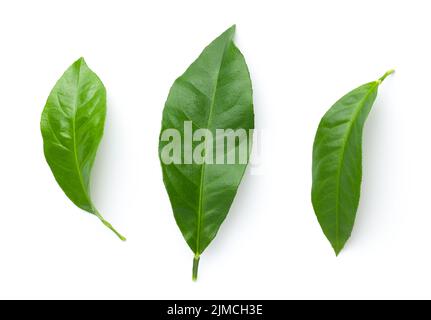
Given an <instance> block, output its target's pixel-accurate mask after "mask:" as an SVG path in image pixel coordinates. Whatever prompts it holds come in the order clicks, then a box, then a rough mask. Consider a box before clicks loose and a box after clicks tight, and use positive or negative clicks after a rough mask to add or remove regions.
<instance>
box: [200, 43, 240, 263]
mask: <svg viewBox="0 0 431 320" xmlns="http://www.w3.org/2000/svg"><path fill="white" fill-rule="evenodd" d="M231 42H232V40H230V41H229V42H228V43H227V44H226V45H225V47H224V49H223V54H222V58H221V61H220V65H219V68H218V70H217V77H216V81H215V84H214V87H215V89H214V92H213V95H212V98H211V105H210V111H209V115H208V122H207V128H210V126H211V125H212V117H213V110H214V106H215V98H216V93H217V88H218V82H219V78H220V71H221V67H222V65H223V60H224V56H225V53H226V48H227V47H228V45H229V44H230V43H231ZM205 141H206V140H205ZM205 168H206V162H205V161H204V163H203V164H202V168H201V178H200V186H199V202H198V222H197V235H196V252H195V255H196V256H199V255H200V253H201V252H200V242H201V229H202V215H203V191H204V180H205Z"/></svg>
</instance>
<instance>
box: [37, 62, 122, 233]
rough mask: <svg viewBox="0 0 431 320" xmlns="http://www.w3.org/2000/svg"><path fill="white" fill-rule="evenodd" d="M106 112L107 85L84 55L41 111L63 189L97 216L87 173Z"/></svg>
mask: <svg viewBox="0 0 431 320" xmlns="http://www.w3.org/2000/svg"><path fill="white" fill-rule="evenodd" d="M105 116H106V89H105V87H104V86H103V83H102V82H101V81H100V79H99V78H98V77H97V75H96V74H95V73H94V72H93V71H91V70H90V69H89V68H88V66H87V64H86V63H85V61H84V59H83V58H81V59H79V60H77V61H76V62H75V63H73V64H72V65H71V66H70V67H69V69H67V70H66V72H65V73H64V74H63V76H62V77H61V78H60V80H58V82H57V83H56V85H55V86H54V88H53V89H52V91H51V93H50V95H49V97H48V100H47V102H46V105H45V108H44V110H43V113H42V119H41V131H42V136H43V143H44V152H45V158H46V161H47V162H48V165H49V166H50V168H51V170H52V173H53V174H54V177H55V179H56V180H57V182H58V184H59V185H60V187H61V188H62V189H63V191H64V193H65V194H66V195H67V196H68V197H69V199H70V200H72V202H73V203H74V204H75V205H77V206H78V207H79V208H81V209H82V210H85V211H87V212H89V213H91V214H94V215H95V216H97V217H98V218H99V219H100V220H101V221H102V222H103V224H104V225H105V226H107V227H108V228H109V229H111V230H112V231H113V232H115V234H116V235H117V236H118V237H119V238H120V239H121V240H125V238H124V237H123V236H122V235H120V234H119V233H118V232H117V231H116V230H115V229H114V228H113V227H112V226H111V224H109V222H107V221H106V220H105V219H103V217H102V215H101V214H100V213H99V212H98V211H97V209H96V207H95V206H94V204H93V202H92V201H91V196H90V175H91V169H92V167H93V163H94V160H95V157H96V152H97V149H98V146H99V143H100V141H101V139H102V136H103V128H104V124H105Z"/></svg>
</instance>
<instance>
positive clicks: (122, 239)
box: [94, 211, 126, 241]
mask: <svg viewBox="0 0 431 320" xmlns="http://www.w3.org/2000/svg"><path fill="white" fill-rule="evenodd" d="M94 214H95V215H96V217H98V218H99V219H100V221H102V223H103V224H104V225H105V226H106V227H108V229H110V230H111V231H112V232H114V233H115V234H116V235H117V237H118V238H120V240H121V241H126V238H125V237H124V236H122V235H121V234H120V233H119V232H118V231H117V230H115V228H114V227H113V226H112V225H111V224H110V223H109V222H108V221H106V220H105V219H104V218H103V217H102V215H101V214H100V213H99V212H98V211H95V213H94Z"/></svg>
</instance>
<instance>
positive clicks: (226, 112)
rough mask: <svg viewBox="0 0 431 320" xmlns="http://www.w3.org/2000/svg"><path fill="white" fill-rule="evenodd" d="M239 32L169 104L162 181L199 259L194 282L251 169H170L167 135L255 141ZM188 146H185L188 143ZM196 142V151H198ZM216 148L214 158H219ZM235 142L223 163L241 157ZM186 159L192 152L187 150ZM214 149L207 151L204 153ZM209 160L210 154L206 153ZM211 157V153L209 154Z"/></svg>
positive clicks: (192, 73)
mask: <svg viewBox="0 0 431 320" xmlns="http://www.w3.org/2000/svg"><path fill="white" fill-rule="evenodd" d="M234 33H235V26H233V27H231V28H230V29H228V30H227V31H226V32H224V33H223V34H222V35H221V36H219V37H218V38H217V39H215V40H214V41H213V42H212V43H211V44H210V45H209V46H208V47H206V48H205V50H204V51H203V52H202V54H201V55H200V56H199V58H198V59H197V60H196V61H195V62H193V64H192V65H191V66H190V67H189V68H188V69H187V71H186V72H185V73H184V74H183V75H182V76H181V77H179V78H178V79H177V80H176V81H175V83H174V84H173V86H172V88H171V90H170V93H169V97H168V99H167V102H166V105H165V108H164V111H163V121H162V131H161V132H162V134H161V139H160V144H159V155H160V159H161V165H162V171H163V180H164V183H165V186H166V189H167V192H168V195H169V198H170V201H171V204H172V209H173V212H174V216H175V219H176V222H177V224H178V227H179V228H180V230H181V232H182V234H183V236H184V238H185V240H186V242H187V244H188V245H189V247H190V249H191V250H192V251H193V253H194V260H193V279H196V278H197V273H198V264H199V260H200V256H201V254H202V253H203V252H204V250H205V249H206V248H207V247H208V245H209V244H210V243H211V241H212V240H213V239H214V237H215V236H216V234H217V232H218V230H219V228H220V226H221V224H222V223H223V221H224V220H225V218H226V216H227V214H228V212H229V209H230V207H231V204H232V202H233V200H234V197H235V195H236V193H237V189H238V187H239V184H240V182H241V180H242V177H243V175H244V172H245V170H246V167H247V164H248V160H249V159H248V157H249V151H250V150H249V148H248V151H247V152H248V153H247V156H246V158H247V159H246V161H245V162H242V163H240V161H237V162H235V163H233V164H227V163H225V164H219V163H213V164H211V163H208V162H205V163H196V162H194V161H193V162H192V163H190V162H189V163H187V161H186V160H185V159H182V162H181V163H171V164H166V163H164V161H163V149H164V148H165V147H166V146H167V145H169V143H170V142H169V141H164V140H163V139H162V136H163V132H166V130H170V129H176V130H177V131H178V132H179V134H180V136H181V137H183V138H184V139H186V137H185V131H186V130H185V129H184V124H185V123H186V122H191V123H192V124H193V129H194V130H198V129H206V130H208V131H209V132H210V133H211V135H212V136H213V137H215V136H216V130H217V129H232V130H238V129H243V130H244V131H245V132H246V135H247V140H248V141H250V138H251V132H250V131H251V129H253V128H254V113H253V99H252V86H251V80H250V75H249V71H248V68H247V65H246V62H245V60H244V57H243V55H242V54H241V52H240V51H239V50H238V48H237V47H236V46H235V44H234V43H233V41H232V39H233V36H234ZM184 144H186V142H184ZM197 144H198V143H197V142H196V141H194V142H193V148H194V147H196V146H197ZM215 145H216V144H215V143H214V144H213V148H214V149H213V153H214V154H215V153H216V146H215ZM239 149H240V145H239V143H238V141H236V142H235V145H234V147H233V148H232V149H231V150H224V151H223V155H222V158H223V159H225V158H227V157H228V153H229V154H236V153H237V152H239ZM183 151H184V155H183V158H187V157H191V150H190V149H189V148H187V147H186V145H184V146H183ZM208 151H210V148H208V150H207V149H205V152H208ZM205 154H207V153H205ZM208 154H209V153H208Z"/></svg>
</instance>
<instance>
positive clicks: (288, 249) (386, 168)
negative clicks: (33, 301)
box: [0, 0, 431, 299]
mask: <svg viewBox="0 0 431 320" xmlns="http://www.w3.org/2000/svg"><path fill="white" fill-rule="evenodd" d="M430 9H431V5H430V2H429V1H414V0H410V1H396V0H380V1H375V0H361V1H346V0H340V1H334V0H326V1H321V0H315V1H311V0H303V1H287V0H283V1H268V0H267V1H252V0H235V1H233V0H218V1H202V0H196V1H187V0H182V1H178V0H171V1H162V0H159V1H142V0H137V1H127V0H123V1H110V0H100V1H95V0H93V1H88V0H86V1H84V0H74V1H59V0H52V1H48V0H39V1H33V0H28V1H23V0H14V1H1V3H0V88H1V89H0V110H1V112H0V119H1V124H0V148H1V157H0V168H1V175H0V194H1V197H0V298H132V299H135V298H137V299H138V298H139V299H162V298H173V299H192V298H193V299H196V298H200V299H216V298H220V299H229V298H236V299H240V298H241V299H254V298H255V299H263V298H274V299H290V298H294V299H299V298H329V299H332V298H342V299H344V298H431V250H430V248H431V212H430V198H431V185H430V183H429V181H430V179H431V172H430V165H429V164H430V162H431V145H430V139H429V137H431V126H430V117H431V101H430V99H429V97H430V92H431V38H430V30H431V18H430V12H431V10H430ZM234 23H236V24H237V36H236V42H237V44H238V46H239V48H240V49H241V50H242V52H243V53H244V55H245V57H246V60H247V63H248V66H249V68H250V72H251V75H252V80H253V84H254V92H255V113H256V126H257V128H258V129H260V130H261V131H262V132H263V136H264V137H263V139H262V143H261V148H262V151H261V159H260V160H261V165H260V167H258V168H254V169H258V170H253V173H254V174H251V171H249V172H248V174H247V175H246V177H245V179H244V181H243V183H242V185H241V187H240V190H239V193H238V196H237V198H236V200H235V202H234V205H233V207H232V209H231V211H230V214H229V217H228V219H227V220H226V222H225V223H224V225H223V226H222V228H221V230H220V232H219V234H218V236H217V238H216V240H215V241H214V242H213V243H212V244H211V246H210V247H209V248H208V250H207V251H206V252H205V253H204V254H203V256H202V259H201V265H200V277H199V281H198V282H197V283H193V282H192V281H191V267H192V257H193V254H192V252H191V251H190V249H189V248H188V246H187V245H186V243H185V241H184V240H183V238H182V235H181V233H180V232H179V230H178V228H177V226H176V224H175V221H174V219H173V215H172V210H171V207H170V203H169V200H168V197H167V194H166V191H165V189H164V186H163V183H162V175H161V170H160V165H159V160H158V155H157V145H158V135H159V130H160V121H161V115H162V109H163V105H164V102H165V99H166V97H167V94H168V91H169V88H170V86H171V84H172V83H173V81H174V80H175V78H176V77H178V76H179V75H180V74H182V73H183V72H184V70H185V69H186V68H187V67H188V65H189V64H190V63H191V62H192V61H193V60H194V59H195V58H196V57H197V56H198V55H199V53H200V52H201V51H202V49H203V48H204V47H205V46H206V45H207V44H209V43H210V42H211V41H212V40H213V39H214V38H215V37H216V36H218V35H219V34H220V33H222V32H223V31H224V30H225V29H227V28H228V27H230V26H231V25H232V24H234ZM80 56H84V57H85V58H86V61H87V63H88V65H89V66H90V68H92V69H93V70H94V71H95V72H96V73H97V74H98V75H99V76H100V78H101V79H102V81H103V82H104V84H105V86H106V87H107V90H108V119H107V124H106V129H105V136H104V139H103V143H102V145H101V149H100V152H99V154H98V157H97V161H96V165H95V168H94V171H93V186H92V192H93V195H94V202H95V203H96V205H97V206H98V208H99V210H100V212H101V213H102V214H104V216H105V217H106V219H107V220H108V221H110V222H112V224H113V225H114V226H115V227H116V228H117V229H118V230H119V231H121V232H122V233H124V234H125V235H126V236H127V238H128V241H127V242H125V243H122V242H121V241H119V240H118V239H117V238H116V237H115V236H114V234H112V233H111V232H110V231H109V230H108V229H106V228H105V227H104V226H103V225H102V224H101V223H100V222H99V221H98V220H97V219H96V218H95V217H93V216H91V215H89V214H87V213H85V212H83V211H81V210H79V209H77V208H76V207H75V206H74V205H73V204H72V203H71V202H70V201H69V200H68V199H67V198H66V197H65V195H64V194H63V192H62V191H61V189H60V188H59V187H58V185H57V184H56V182H55V180H54V178H53V176H52V174H51V172H50V169H49V168H48V166H47V164H46V162H45V159H44V156H43V152H42V139H41V135H40V130H39V121H40V114H41V112H42V109H43V106H44V104H45V101H46V98H47V96H48V94H49V92H50V90H51V88H52V87H53V85H54V84H55V82H56V80H57V79H58V78H59V77H60V76H61V74H62V73H63V72H64V71H65V70H66V68H67V67H68V66H69V65H70V64H71V63H72V62H73V61H75V60H76V59H78V58H79V57H80ZM390 68H396V70H397V73H396V74H394V75H393V76H391V77H389V78H388V79H387V80H386V81H385V82H384V84H383V85H382V86H381V90H380V93H379V96H378V99H377V101H376V104H375V106H374V108H373V110H372V112H371V114H370V117H369V121H368V122H367V124H366V127H365V136H364V163H363V167H364V177H363V185H362V187H363V188H362V191H363V192H362V198H361V204H360V208H359V211H358V216H357V222H356V225H355V228H354V232H353V235H352V238H351V239H350V241H349V242H348V244H347V245H346V247H345V249H344V251H343V252H342V253H341V254H340V256H339V257H338V258H336V257H335V255H334V253H333V251H332V248H331V246H330V244H329V242H328V241H327V240H326V238H325V237H324V235H323V233H322V232H321V229H320V226H319V224H318V223H317V220H316V218H315V215H314V212H313V209H312V206H311V202H310V188H311V152H312V143H313V139H314V134H315V131H316V128H317V125H318V123H319V120H320V118H321V117H322V115H323V114H324V113H325V111H326V110H327V109H328V108H329V107H330V106H331V105H332V104H333V103H334V102H335V101H336V100H337V99H338V98H340V97H341V96H342V95H344V94H345V93H347V92H348V91H350V90H351V89H354V88H355V87H357V86H359V85H361V84H363V83H365V82H369V81H372V80H375V79H377V78H378V77H380V76H381V75H383V73H384V72H385V71H387V70H388V69H390ZM256 173H257V174H256Z"/></svg>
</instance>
